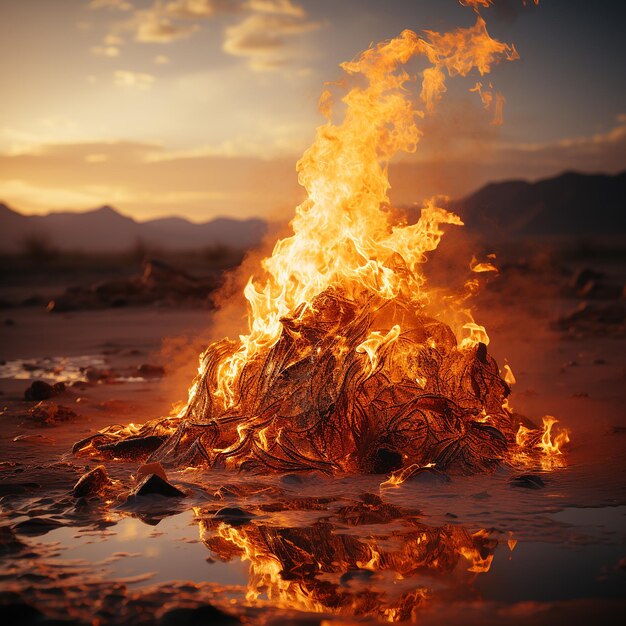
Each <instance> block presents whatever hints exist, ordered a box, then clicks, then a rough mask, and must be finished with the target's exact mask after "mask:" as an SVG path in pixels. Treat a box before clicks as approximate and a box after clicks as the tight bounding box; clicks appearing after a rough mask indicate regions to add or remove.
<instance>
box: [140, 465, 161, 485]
mask: <svg viewBox="0 0 626 626" xmlns="http://www.w3.org/2000/svg"><path fill="white" fill-rule="evenodd" d="M150 474H154V475H155V476H158V477H159V478H162V479H163V480H165V481H167V474H166V473H165V470H164V469H163V466H162V465H161V464H160V463H145V464H144V465H142V466H141V467H140V468H139V469H138V470H137V475H136V476H135V480H136V481H137V482H140V481H141V480H142V479H143V478H145V477H146V476H149V475H150Z"/></svg>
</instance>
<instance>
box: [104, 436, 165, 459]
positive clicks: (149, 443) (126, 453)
mask: <svg viewBox="0 0 626 626" xmlns="http://www.w3.org/2000/svg"><path fill="white" fill-rule="evenodd" d="M164 441H165V437H159V436H157V435H149V436H147V437H132V438H130V439H122V440H121V441H116V442H114V443H103V444H97V443H96V444H94V445H95V447H96V448H97V449H98V450H99V451H100V452H105V453H107V454H109V455H110V456H111V457H115V458H117V459H126V460H132V461H142V460H145V459H147V458H148V457H149V456H150V455H151V454H152V453H153V452H154V451H155V450H157V449H158V448H160V447H161V445H162V444H163V442H164Z"/></svg>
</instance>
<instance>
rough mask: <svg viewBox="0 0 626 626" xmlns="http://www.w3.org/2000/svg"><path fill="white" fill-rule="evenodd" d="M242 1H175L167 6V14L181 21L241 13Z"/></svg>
mask: <svg viewBox="0 0 626 626" xmlns="http://www.w3.org/2000/svg"><path fill="white" fill-rule="evenodd" d="M242 10H243V4H242V2H241V0H174V1H173V2H169V3H168V4H166V5H165V9H164V11H165V13H167V14H168V15H171V16H172V17H176V18H179V19H189V20H193V19H198V18H208V17H215V16H216V15H228V14H232V13H239V12H240V11H242Z"/></svg>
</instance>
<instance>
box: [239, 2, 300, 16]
mask: <svg viewBox="0 0 626 626" xmlns="http://www.w3.org/2000/svg"><path fill="white" fill-rule="evenodd" d="M246 6H247V7H248V8H249V9H251V10H252V11H258V12H259V13H276V14H278V15H291V16H293V17H305V16H306V13H305V11H304V9H303V8H302V7H301V6H298V5H296V4H293V2H291V0H248V2H247V5H246Z"/></svg>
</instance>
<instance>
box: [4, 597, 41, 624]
mask: <svg viewBox="0 0 626 626" xmlns="http://www.w3.org/2000/svg"><path fill="white" fill-rule="evenodd" d="M2 621H3V623H4V624H20V625H21V626H28V625H29V624H45V623H46V622H45V621H43V613H41V612H40V611H38V610H37V609H36V608H35V607H34V606H31V605H30V604H26V602H13V603H11V604H5V605H3V606H2Z"/></svg>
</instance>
